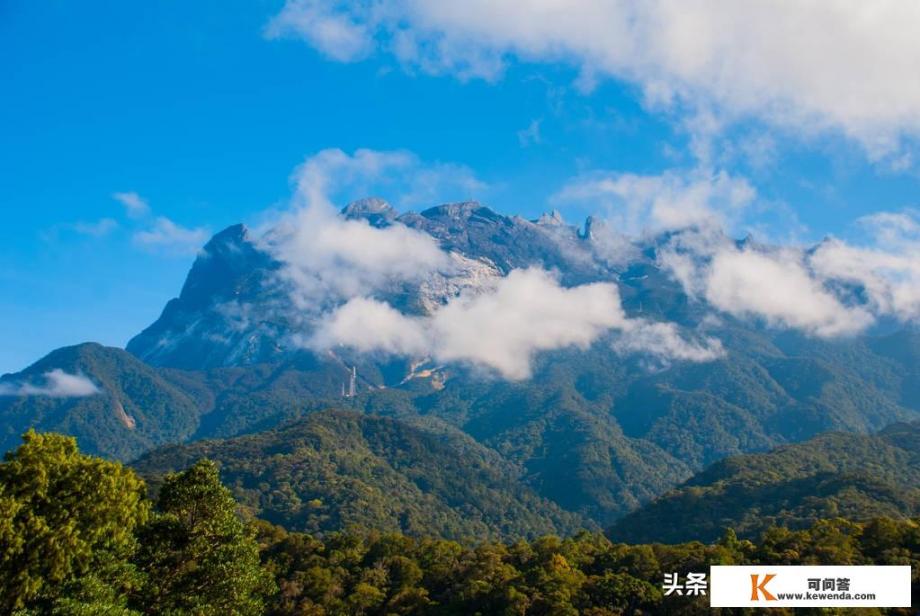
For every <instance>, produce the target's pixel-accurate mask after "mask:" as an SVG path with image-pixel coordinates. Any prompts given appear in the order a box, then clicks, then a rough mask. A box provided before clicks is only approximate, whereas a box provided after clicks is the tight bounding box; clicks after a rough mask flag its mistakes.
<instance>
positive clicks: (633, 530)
mask: <svg viewBox="0 0 920 616" xmlns="http://www.w3.org/2000/svg"><path fill="white" fill-rule="evenodd" d="M917 515H920V423H913V424H895V425H892V426H890V427H888V428H886V429H885V430H883V431H882V432H880V433H878V434H875V435H859V434H839V433H830V434H824V435H821V436H819V437H816V438H814V439H811V440H809V441H806V442H804V443H799V444H796V445H788V446H784V447H780V448H778V449H775V450H773V451H771V452H769V453H764V454H755V455H744V456H735V457H732V458H728V459H726V460H723V461H721V462H717V463H716V464H714V465H712V466H711V467H709V468H708V469H706V470H705V471H704V472H702V473H699V474H698V475H696V476H694V477H693V478H692V479H690V480H689V481H687V482H686V483H685V484H683V485H682V486H681V487H680V488H678V489H676V490H674V491H672V492H670V493H668V494H665V495H664V496H662V497H660V498H659V499H657V500H655V501H654V502H652V503H650V504H648V505H646V506H645V507H642V508H641V509H639V510H637V511H635V512H633V513H631V514H630V515H628V516H627V517H625V518H623V519H622V520H620V521H619V522H617V523H616V524H615V525H614V526H613V528H612V529H611V530H610V534H611V536H612V537H613V538H614V539H616V540H618V541H642V542H653V541H661V542H665V543H671V542H678V541H681V540H690V539H698V540H701V541H707V540H715V539H716V538H718V537H719V536H720V535H721V534H722V532H723V530H724V528H726V527H731V528H734V529H735V530H736V531H737V532H738V533H739V534H740V535H743V536H748V537H754V536H756V535H758V534H759V533H760V532H761V531H763V530H764V529H766V528H767V527H769V526H770V525H773V524H779V525H785V526H790V527H793V528H804V527H806V526H808V525H810V524H812V523H813V522H814V521H815V520H817V519H820V518H828V517H837V516H840V517H845V518H848V519H853V520H860V519H868V518H872V517H877V516H887V517H894V518H898V517H911V516H917Z"/></svg>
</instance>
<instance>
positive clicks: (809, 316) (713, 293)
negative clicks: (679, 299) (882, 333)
mask: <svg viewBox="0 0 920 616" xmlns="http://www.w3.org/2000/svg"><path fill="white" fill-rule="evenodd" d="M704 292H705V296H706V299H707V300H708V301H709V302H710V303H711V304H712V305H714V306H715V307H716V308H719V309H720V310H723V311H725V312H728V313H730V314H733V315H735V316H756V317H761V318H763V319H765V320H766V321H767V323H768V324H770V325H774V326H782V327H792V328H796V329H800V330H803V331H806V332H808V333H811V334H814V335H817V336H823V337H830V336H839V335H846V334H855V333H858V332H860V331H862V330H864V329H865V328H866V327H868V326H869V325H871V324H872V322H873V317H872V315H871V314H870V313H869V312H868V311H867V310H865V309H863V308H861V307H858V306H857V307H851V306H846V305H845V304H844V303H843V302H841V301H840V299H838V298H837V297H836V296H835V295H834V294H833V293H832V292H831V291H829V290H827V289H826V288H824V286H823V285H822V284H821V282H820V281H819V280H816V279H815V278H814V277H813V276H812V275H811V274H810V272H808V271H807V270H806V268H805V266H804V264H803V263H802V260H801V253H800V252H799V251H780V252H776V253H772V254H770V253H762V252H757V251H754V250H722V251H720V252H718V253H717V254H716V255H715V256H714V257H713V259H712V262H711V264H710V266H709V268H708V271H707V275H706V281H705V291H704Z"/></svg>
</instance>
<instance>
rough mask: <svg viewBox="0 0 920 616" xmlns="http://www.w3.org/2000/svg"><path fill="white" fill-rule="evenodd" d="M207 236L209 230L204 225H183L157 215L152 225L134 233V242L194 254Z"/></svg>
mask: <svg viewBox="0 0 920 616" xmlns="http://www.w3.org/2000/svg"><path fill="white" fill-rule="evenodd" d="M209 236H210V231H208V229H206V228H205V227H196V228H188V227H183V226H181V225H178V224H176V223H175V222H173V221H172V220H170V219H169V218H166V217H165V216H158V217H157V218H156V220H154V221H153V226H151V227H150V228H148V229H144V230H142V231H137V232H136V233H135V234H134V242H135V243H136V244H138V245H140V246H144V247H147V248H151V249H160V250H164V251H166V252H170V253H176V254H195V253H196V252H198V250H199V249H200V248H201V247H202V245H204V243H205V241H207V239H208V237H209Z"/></svg>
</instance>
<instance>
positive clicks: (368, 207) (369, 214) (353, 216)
mask: <svg viewBox="0 0 920 616" xmlns="http://www.w3.org/2000/svg"><path fill="white" fill-rule="evenodd" d="M341 214H342V216H343V217H345V218H347V219H349V220H357V219H364V220H366V221H367V222H368V223H370V224H371V226H374V227H386V226H388V225H390V224H392V223H393V221H394V220H396V217H397V212H396V210H395V209H394V208H393V206H392V205H390V204H389V203H387V202H386V201H384V200H383V199H380V198H379V197H368V198H366V199H358V200H357V201H353V202H351V203H349V204H348V205H346V206H345V207H344V208H342V211H341Z"/></svg>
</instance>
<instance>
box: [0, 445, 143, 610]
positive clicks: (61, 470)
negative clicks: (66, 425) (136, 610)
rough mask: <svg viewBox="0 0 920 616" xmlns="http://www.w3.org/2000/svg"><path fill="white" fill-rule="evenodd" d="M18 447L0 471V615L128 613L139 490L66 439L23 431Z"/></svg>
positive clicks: (128, 477)
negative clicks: (12, 613) (127, 605)
mask: <svg viewBox="0 0 920 616" xmlns="http://www.w3.org/2000/svg"><path fill="white" fill-rule="evenodd" d="M23 441H24V442H23V444H22V445H21V446H20V447H19V448H18V449H17V450H16V451H14V452H11V453H7V454H6V456H5V458H4V462H2V463H0V612H3V613H8V612H10V611H13V610H26V611H31V610H35V611H39V612H57V613H71V614H73V613H86V614H91V613H92V614H127V613H130V610H128V609H127V607H126V598H127V593H128V591H130V590H131V588H133V587H134V586H136V585H137V584H138V583H139V576H138V574H137V572H136V570H134V568H133V567H132V566H131V564H130V562H129V559H130V557H131V555H132V554H133V553H134V551H135V549H136V547H137V542H136V539H135V535H134V531H135V529H136V528H137V527H138V526H140V525H141V524H143V523H145V522H146V521H147V519H148V515H149V511H150V505H149V502H148V501H147V500H146V498H145V494H146V488H145V487H144V482H143V481H141V480H140V479H139V478H138V477H137V476H136V475H135V474H134V472H133V471H132V470H130V469H127V468H125V467H123V466H122V465H121V464H118V463H116V462H108V461H106V460H102V459H100V458H95V457H92V456H87V455H83V454H81V453H80V452H79V451H78V450H77V443H76V440H75V439H74V438H73V437H69V436H62V435H59V434H37V433H36V432H35V431H33V430H30V431H29V432H27V433H26V434H25V435H24V436H23Z"/></svg>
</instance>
